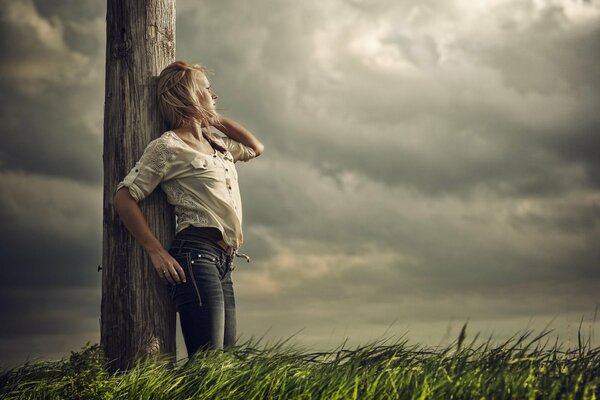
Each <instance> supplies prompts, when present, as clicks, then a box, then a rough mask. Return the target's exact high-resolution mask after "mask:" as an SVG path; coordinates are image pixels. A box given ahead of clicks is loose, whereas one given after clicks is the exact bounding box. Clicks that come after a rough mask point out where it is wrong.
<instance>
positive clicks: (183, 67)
mask: <svg viewBox="0 0 600 400" xmlns="http://www.w3.org/2000/svg"><path fill="white" fill-rule="evenodd" d="M207 72H208V69H207V68H206V67H205V66H203V65H201V64H190V63H188V62H186V61H175V62H174V63H172V64H170V65H168V66H167V67H165V69H163V70H162V72H161V73H160V75H159V76H158V99H159V103H158V108H159V110H160V113H161V115H162V116H163V118H164V119H165V120H166V121H167V123H168V124H169V125H170V127H171V129H176V128H180V127H181V126H182V125H184V123H187V124H191V123H197V124H201V125H204V126H210V125H212V124H214V123H215V122H216V121H215V120H216V118H217V114H216V113H215V112H213V111H209V110H207V109H205V108H204V107H203V106H202V101H211V99H204V98H202V97H201V96H203V93H204V92H203V91H200V84H199V82H200V79H201V78H202V77H203V76H206V73H207Z"/></svg>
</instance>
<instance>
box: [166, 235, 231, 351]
mask: <svg viewBox="0 0 600 400" xmlns="http://www.w3.org/2000/svg"><path fill="white" fill-rule="evenodd" d="M169 252H170V253H171V255H172V256H173V257H174V258H175V259H176V260H177V262H179V264H180V265H181V267H182V268H183V269H184V271H185V274H186V278H187V279H186V280H187V282H186V283H181V284H178V285H175V286H172V289H171V295H172V298H173V300H174V301H175V304H176V307H177V311H178V312H179V320H180V323H181V331H182V333H183V337H184V340H185V345H186V348H187V352H188V358H190V359H191V358H192V356H193V355H194V354H195V353H196V352H197V351H198V350H207V349H222V348H223V347H224V338H225V327H226V315H225V314H226V312H225V296H224V290H223V287H222V284H221V280H222V278H225V277H223V268H222V265H223V259H224V256H223V255H222V254H220V253H219V252H218V251H215V250H214V248H212V247H210V246H206V245H202V243H198V242H189V241H186V242H184V243H183V245H180V246H177V247H174V246H172V247H171V249H170V250H169ZM225 279H226V278H225ZM228 297H229V296H228Z"/></svg>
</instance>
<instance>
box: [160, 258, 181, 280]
mask: <svg viewBox="0 0 600 400" xmlns="http://www.w3.org/2000/svg"><path fill="white" fill-rule="evenodd" d="M164 271H166V272H164ZM164 271H163V275H164V276H165V277H166V279H167V280H168V282H169V283H170V284H171V285H176V284H180V283H182V282H185V272H184V271H183V268H181V265H179V263H178V262H177V261H176V260H175V259H174V258H172V257H171V259H170V260H169V263H168V264H166V265H165V267H164Z"/></svg>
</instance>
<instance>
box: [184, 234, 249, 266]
mask: <svg viewBox="0 0 600 400" xmlns="http://www.w3.org/2000/svg"><path fill="white" fill-rule="evenodd" d="M194 239H207V240H208V241H209V242H211V243H215V244H217V245H218V246H219V247H220V248H221V249H222V250H223V251H224V252H225V254H227V255H228V256H229V257H231V258H233V256H235V257H244V258H246V261H247V262H250V257H248V256H247V255H246V254H244V253H238V249H236V248H235V247H233V246H228V245H227V243H225V241H224V240H222V239H221V240H219V241H217V242H215V241H214V240H211V238H209V237H202V236H197V237H189V236H188V237H186V236H180V237H175V239H174V240H187V241H191V242H193V241H194ZM221 243H224V244H225V246H226V247H224V246H223V245H222V244H221Z"/></svg>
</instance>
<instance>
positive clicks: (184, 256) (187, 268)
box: [169, 251, 202, 309]
mask: <svg viewBox="0 0 600 400" xmlns="http://www.w3.org/2000/svg"><path fill="white" fill-rule="evenodd" d="M171 256H172V257H173V258H174V259H175V260H176V261H177V262H178V263H179V265H181V268H183V272H184V273H185V279H186V282H182V283H179V284H175V285H171V286H170V289H169V290H170V293H171V298H172V299H173V301H175V304H176V305H177V309H179V308H180V307H181V306H182V305H185V304H189V303H194V302H196V301H197V302H198V304H199V305H202V296H200V289H199V288H198V284H197V283H196V279H195V278H194V272H193V271H192V266H193V264H192V262H191V252H189V251H186V252H182V253H172V254H171Z"/></svg>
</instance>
